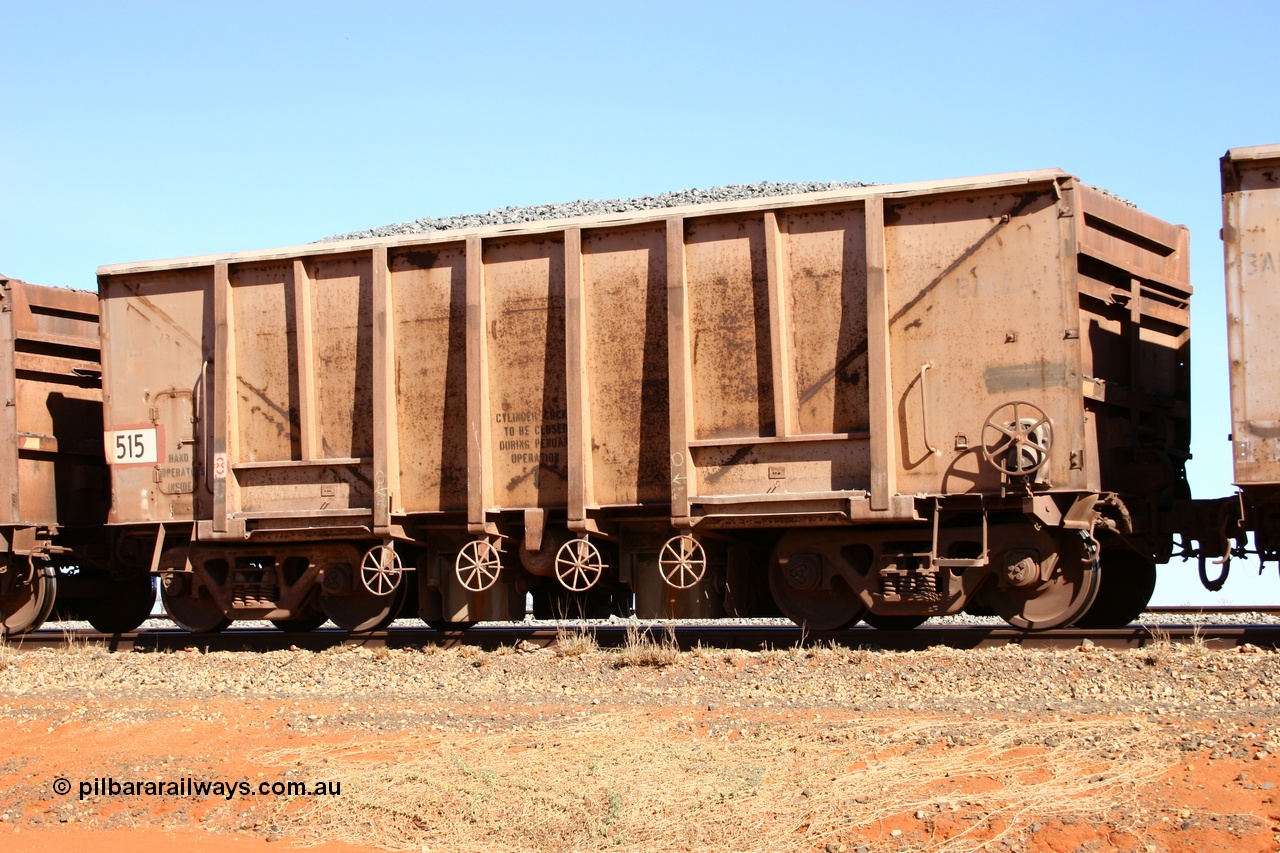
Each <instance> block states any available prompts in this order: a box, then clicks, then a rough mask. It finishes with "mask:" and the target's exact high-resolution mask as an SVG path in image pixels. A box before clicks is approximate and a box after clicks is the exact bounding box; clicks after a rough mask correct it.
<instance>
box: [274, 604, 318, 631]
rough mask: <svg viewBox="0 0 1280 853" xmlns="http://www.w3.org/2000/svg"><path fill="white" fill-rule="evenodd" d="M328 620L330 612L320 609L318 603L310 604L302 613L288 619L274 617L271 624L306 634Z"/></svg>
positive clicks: (282, 629) (284, 629) (281, 628)
mask: <svg viewBox="0 0 1280 853" xmlns="http://www.w3.org/2000/svg"><path fill="white" fill-rule="evenodd" d="M328 620H329V616H328V614H326V613H325V612H324V611H323V610H322V609H320V606H319V605H318V604H308V605H307V606H306V607H304V608H303V609H302V611H301V612H300V613H297V614H295V615H293V616H291V617H289V618H288V619H272V620H271V624H272V625H275V626H276V627H277V628H279V629H280V630H281V631H286V632H288V633H290V634H305V633H306V632H307V631H314V630H315V629H317V628H319V627H320V626H321V625H323V624H324V623H325V622H327V621H328Z"/></svg>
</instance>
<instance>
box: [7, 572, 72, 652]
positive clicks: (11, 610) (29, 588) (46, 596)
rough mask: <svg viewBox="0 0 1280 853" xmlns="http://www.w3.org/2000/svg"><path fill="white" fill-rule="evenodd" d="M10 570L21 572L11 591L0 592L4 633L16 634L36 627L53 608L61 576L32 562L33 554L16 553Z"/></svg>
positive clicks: (47, 616) (15, 579) (13, 635)
mask: <svg viewBox="0 0 1280 853" xmlns="http://www.w3.org/2000/svg"><path fill="white" fill-rule="evenodd" d="M8 570H9V571H10V572H17V573H20V574H21V575H22V577H16V578H14V579H13V581H12V585H11V586H10V587H9V591H8V592H6V593H5V594H4V595H0V636H2V637H15V636H17V635H19V634H26V633H29V632H31V631H34V630H36V629H37V628H39V627H40V626H41V625H43V624H44V620H45V619H48V618H49V614H50V613H52V612H53V602H54V599H55V598H56V597H57V593H58V580H57V576H56V575H55V574H53V573H52V571H45V570H44V569H42V568H41V567H39V566H35V565H32V563H31V558H30V557H20V556H12V557H10V558H9V566H8Z"/></svg>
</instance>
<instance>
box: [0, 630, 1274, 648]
mask: <svg viewBox="0 0 1280 853" xmlns="http://www.w3.org/2000/svg"><path fill="white" fill-rule="evenodd" d="M636 628H637V626H635V625H631V626H628V625H626V624H607V625H598V626H586V627H585V628H578V627H577V626H566V627H564V628H561V629H556V628H548V627H534V626H528V625H514V626H495V627H489V626H484V627H477V628H471V629H468V630H465V631H433V630H430V629H425V628H409V627H404V628H391V629H389V630H385V631H375V632H371V633H368V634H350V633H348V632H346V631H341V630H338V629H335V628H329V629H323V628H322V629H320V630H316V631H309V632H305V633H290V632H283V631H276V630H270V629H260V628H241V629H229V630H226V631H223V632H221V633H218V634H191V633H188V632H186V631H182V630H179V629H176V628H174V629H154V630H146V631H136V632H132V633H127V634H98V633H93V632H89V631H84V632H80V631H72V632H67V631H56V630H40V631H36V632H34V633H31V634H26V635H23V636H18V637H11V638H9V639H8V640H7V641H6V646H7V647H8V648H10V649H13V650H16V651H33V650H37V649H48V648H59V647H63V646H67V645H93V646H98V647H101V648H104V649H106V650H108V651H113V652H130V651H137V652H153V651H178V650H183V649H195V650H200V651H207V652H216V651H250V652H269V651H281V650H307V651H322V650H324V649H330V648H335V647H338V646H346V647H353V648H354V647H361V648H422V647H425V646H441V647H446V648H449V647H455V646H475V647H478V648H482V649H490V650H491V649H496V648H498V647H500V646H516V647H518V648H521V649H532V648H546V647H549V646H552V645H554V644H555V642H556V640H557V637H558V636H559V635H560V634H561V633H563V632H568V633H569V634H574V633H577V632H579V631H583V632H585V633H588V634H590V635H592V636H594V637H595V639H596V642H597V643H598V644H599V645H600V646H601V647H602V648H618V647H621V646H625V645H626V644H627V643H628V642H629V641H630V637H631V636H632V635H633V634H634V632H635V630H636ZM639 629H640V630H641V631H642V632H643V633H645V634H647V635H648V636H649V638H650V639H652V640H654V641H656V642H659V643H662V642H674V643H675V644H677V645H679V646H680V648H682V649H690V648H693V647H695V646H703V647H707V648H735V649H744V650H757V649H763V648H788V647H791V646H796V645H828V644H835V645H838V646H844V647H849V648H866V649H881V650H885V651H913V650H922V649H927V648H932V647H936V646H942V647H948V648H954V649H979V648H991V647H996V646H1007V645H1019V646H1022V647H1023V648H1029V649H1032V648H1034V649H1066V648H1074V647H1077V646H1081V645H1085V644H1091V645H1094V646H1099V647H1104V648H1111V649H1132V648H1142V647H1144V646H1150V645H1153V644H1156V643H1164V642H1173V643H1198V644H1202V645H1204V646H1206V647H1208V648H1213V649H1226V648H1235V647H1239V646H1242V645H1245V644H1250V645H1254V646H1259V647H1264V648H1277V647H1280V625H1158V626H1151V627H1150V628H1147V627H1138V626H1129V627H1126V628H1117V629H1105V630H1103V629H1084V628H1063V629H1058V630H1054V631H1043V632H1035V633H1028V632H1024V631H1019V630H1017V629H1014V628H1009V627H999V626H986V625H959V626H957V625H939V626H922V627H920V628H916V629H914V630H911V631H880V630H876V629H874V628H868V627H865V626H860V627H856V628H850V629H846V630H842V631H824V632H805V631H802V630H801V629H800V628H797V627H790V626H764V627H761V626H742V625H724V626H721V625H716V626H676V627H674V628H671V629H668V628H666V627H665V626H664V625H654V624H649V623H641V625H640V626H639Z"/></svg>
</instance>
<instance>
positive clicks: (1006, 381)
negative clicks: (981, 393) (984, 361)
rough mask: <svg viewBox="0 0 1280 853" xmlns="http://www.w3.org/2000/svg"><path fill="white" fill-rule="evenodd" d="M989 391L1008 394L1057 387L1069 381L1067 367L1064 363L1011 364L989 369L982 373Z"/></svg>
mask: <svg viewBox="0 0 1280 853" xmlns="http://www.w3.org/2000/svg"><path fill="white" fill-rule="evenodd" d="M982 378H983V380H984V381H985V383H986V386H987V391H988V392H989V393H992V394H1006V393H1011V392H1017V391H1033V390H1037V389H1041V388H1051V387H1056V386H1059V385H1061V384H1063V383H1064V382H1066V381H1067V365H1066V364H1064V363H1063V362H1055V363H1052V364H1045V363H1043V362H1038V363H1034V364H1011V365H1006V366H1003V367H988V368H987V369H986V370H984V371H983V372H982Z"/></svg>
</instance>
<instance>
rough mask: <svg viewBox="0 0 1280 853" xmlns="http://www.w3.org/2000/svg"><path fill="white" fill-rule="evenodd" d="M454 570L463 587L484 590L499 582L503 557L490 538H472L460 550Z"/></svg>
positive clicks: (473, 590) (475, 590)
mask: <svg viewBox="0 0 1280 853" xmlns="http://www.w3.org/2000/svg"><path fill="white" fill-rule="evenodd" d="M453 570H454V572H455V573H456V574H457V575H458V583H460V584H462V588H463V589H465V590H468V591H470V592H484V591H485V590H486V589H488V588H489V587H491V586H493V585H494V584H495V583H497V582H498V575H499V574H500V573H501V572H502V558H501V557H500V556H499V554H498V549H497V548H496V547H494V545H493V543H492V542H490V541H489V540H488V539H472V540H471V541H470V542H468V543H467V544H466V545H463V546H462V550H461V551H459V552H458V558H457V560H455V561H454V567H453Z"/></svg>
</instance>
